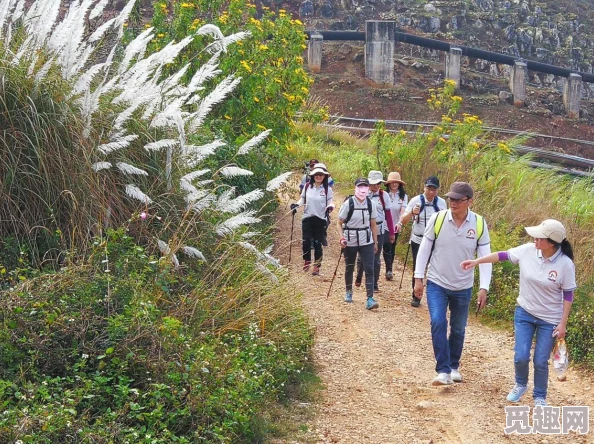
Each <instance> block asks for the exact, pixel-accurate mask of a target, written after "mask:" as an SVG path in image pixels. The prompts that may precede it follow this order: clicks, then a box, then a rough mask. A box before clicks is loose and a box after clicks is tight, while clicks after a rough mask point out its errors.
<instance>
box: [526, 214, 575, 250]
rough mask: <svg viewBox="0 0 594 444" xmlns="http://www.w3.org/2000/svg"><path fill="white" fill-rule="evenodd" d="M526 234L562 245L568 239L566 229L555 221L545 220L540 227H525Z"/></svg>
mask: <svg viewBox="0 0 594 444" xmlns="http://www.w3.org/2000/svg"><path fill="white" fill-rule="evenodd" d="M524 229H525V230H526V233H528V235H530V236H532V237H534V238H536V239H551V240H552V241H554V242H557V243H558V244H560V243H561V242H563V240H564V239H565V238H566V237H567V232H566V231H565V227H564V226H563V224H562V223H561V222H559V221H558V220H555V219H547V220H543V221H542V222H541V223H540V225H536V226H534V227H525V228H524Z"/></svg>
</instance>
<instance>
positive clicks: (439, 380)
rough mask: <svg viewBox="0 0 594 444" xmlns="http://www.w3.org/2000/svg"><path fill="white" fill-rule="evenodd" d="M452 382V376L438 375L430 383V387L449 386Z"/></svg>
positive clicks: (447, 374)
mask: <svg viewBox="0 0 594 444" xmlns="http://www.w3.org/2000/svg"><path fill="white" fill-rule="evenodd" d="M453 383H454V381H452V375H450V374H449V373H438V374H437V376H436V377H435V378H433V381H431V385H451V384H453Z"/></svg>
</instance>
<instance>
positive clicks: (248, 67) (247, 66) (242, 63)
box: [239, 60, 252, 72]
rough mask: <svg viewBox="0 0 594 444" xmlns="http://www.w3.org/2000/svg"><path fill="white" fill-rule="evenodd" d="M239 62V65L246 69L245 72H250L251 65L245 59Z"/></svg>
mask: <svg viewBox="0 0 594 444" xmlns="http://www.w3.org/2000/svg"><path fill="white" fill-rule="evenodd" d="M239 64H240V65H241V66H243V68H244V69H245V70H246V71H247V72H252V67H251V66H250V65H249V64H248V63H247V62H246V61H245V60H242V61H241V62H239Z"/></svg>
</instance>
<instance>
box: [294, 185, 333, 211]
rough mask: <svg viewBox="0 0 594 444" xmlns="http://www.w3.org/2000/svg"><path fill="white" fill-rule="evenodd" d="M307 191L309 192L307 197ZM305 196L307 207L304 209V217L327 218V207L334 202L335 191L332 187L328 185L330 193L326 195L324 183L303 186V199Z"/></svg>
mask: <svg viewBox="0 0 594 444" xmlns="http://www.w3.org/2000/svg"><path fill="white" fill-rule="evenodd" d="M305 193H307V197H306V198H305ZM304 198H305V209H304V210H303V219H306V218H308V217H313V216H315V217H319V218H320V219H325V218H326V207H327V206H328V205H330V204H332V199H333V198H334V193H333V192H332V188H331V187H328V195H326V190H325V189H324V186H323V185H320V186H316V185H313V186H308V187H307V188H305V187H304V188H303V191H301V201H303V199H304Z"/></svg>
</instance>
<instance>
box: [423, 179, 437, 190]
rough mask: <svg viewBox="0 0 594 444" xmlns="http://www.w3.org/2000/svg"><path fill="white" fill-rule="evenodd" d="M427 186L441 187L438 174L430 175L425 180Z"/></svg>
mask: <svg viewBox="0 0 594 444" xmlns="http://www.w3.org/2000/svg"><path fill="white" fill-rule="evenodd" d="M425 186H426V187H435V188H439V179H438V178H437V177H436V176H429V177H428V178H427V180H425Z"/></svg>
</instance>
